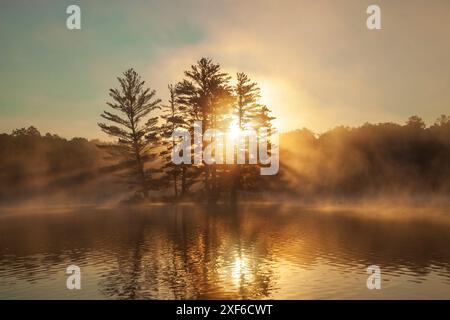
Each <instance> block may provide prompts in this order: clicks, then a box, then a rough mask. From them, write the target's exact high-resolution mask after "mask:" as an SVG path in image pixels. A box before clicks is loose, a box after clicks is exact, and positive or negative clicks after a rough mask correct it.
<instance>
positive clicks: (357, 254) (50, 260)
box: [0, 204, 450, 299]
mask: <svg viewBox="0 0 450 320" xmlns="http://www.w3.org/2000/svg"><path fill="white" fill-rule="evenodd" d="M372 208H373V207H372ZM358 210H362V211H361V212H358ZM377 210H379V211H378V213H379V214H377ZM382 210H383V209H382V208H381V207H380V209H376V210H372V211H367V210H365V209H355V210H349V209H337V208H332V207H327V208H322V209H321V210H317V209H312V208H307V207H301V206H298V205H294V204H291V205H289V204H286V205H284V206H281V205H280V204H265V205H257V204H246V205H240V206H238V207H230V206H226V205H217V206H214V207H211V206H193V205H159V206H150V207H146V208H141V209H125V208H122V209H120V208H115V209H112V208H104V209H101V208H97V209H94V208H90V209H89V208H87V207H86V208H79V209H70V208H69V209H67V210H65V211H63V210H52V211H50V212H48V211H46V210H39V209H35V210H30V211H29V212H22V214H10V213H11V212H2V214H1V216H0V221H1V222H0V235H1V236H0V298H2V299H15V298H18V299H21V298H67V299H73V298H89V299H91V298H93V299H96V298H114V299H116V298H118V299H183V298H187V299H198V298H205V299H217V298H239V299H240V298H244V299H253V298H255V299H265V298H275V299H277V298H290V299H307V298H308V299H309V298H324V299H335V298H349V299H360V298H368V299H391V298H400V299H406V298H408V299H409V298H424V299H428V298H429V299H431V298H435V299H436V298H441V299H448V298H449V292H450V251H449V250H448V243H450V223H449V219H448V211H445V210H442V209H420V210H418V209H414V208H403V209H402V208H398V209H396V210H397V212H395V216H396V217H400V216H401V217H403V218H401V219H399V218H395V219H390V218H389V216H393V213H394V212H390V213H388V214H385V215H384V216H383V212H381V211H382ZM393 210H394V209H393V207H391V211H393ZM427 210H428V213H425V212H426V211H427ZM431 211H433V212H431ZM431 213H432V215H430V214H431ZM429 216H433V217H434V218H433V219H428V217H429ZM71 264H75V265H78V266H79V267H80V268H81V287H82V289H81V290H67V289H66V279H67V275H66V274H65V270H66V268H67V266H69V265H71ZM370 265H378V266H379V267H380V268H381V272H382V289H381V290H368V289H367V287H366V280H367V277H368V275H367V274H366V268H367V267H368V266H370Z"/></svg>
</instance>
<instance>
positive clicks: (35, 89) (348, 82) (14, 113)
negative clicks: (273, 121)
mask: <svg viewBox="0 0 450 320" xmlns="http://www.w3.org/2000/svg"><path fill="white" fill-rule="evenodd" d="M71 4H77V5H79V6H80V8H81V27H82V28H81V30H68V29H67V28H66V19H67V17H68V14H66V8H67V6H69V5H71ZM370 4H377V5H379V6H380V8H381V23H382V29H381V30H368V28H367V27H366V19H367V17H368V14H367V13H366V9H367V7H368V6H369V5H370ZM201 57H209V58H211V59H213V60H214V61H215V62H218V63H220V64H221V65H222V68H223V70H224V71H227V72H230V74H232V75H233V76H234V75H235V73H236V72H238V71H240V72H245V73H247V74H248V75H249V76H250V77H251V78H252V79H253V80H255V81H257V82H258V83H259V84H260V86H261V89H262V102H264V103H267V104H268V105H269V107H271V109H272V110H273V113H274V115H275V116H276V117H277V125H278V126H279V127H280V129H281V130H282V131H288V130H293V129H296V128H302V127H306V128H309V129H311V130H313V131H314V132H317V133H320V132H324V131H326V130H328V129H331V128H333V127H335V126H337V125H348V126H358V125H362V124H364V123H365V122H371V123H378V122H387V121H393V122H398V123H404V122H405V121H406V119H407V118H408V117H409V116H411V115H419V116H421V117H422V118H423V119H424V120H425V121H426V122H427V123H428V124H431V123H433V122H434V120H435V119H436V118H438V116H439V115H441V114H450V1H448V0H433V1H425V0H371V1H366V0H341V1H335V0H316V1H303V0H280V1H269V0H214V1H211V0H189V1H187V0H186V1H181V0H178V1H174V0H167V1H136V0H130V1H118V0H95V1H76V0H71V1H68V0H36V1H29V0H27V1H24V0H15V1H6V0H0V132H8V133H9V132H11V130H13V129H14V128H20V127H25V126H29V125H34V126H35V127H37V128H38V129H39V130H40V131H41V132H42V133H45V132H52V133H57V134H59V135H60V136H63V137H66V138H71V137H80V136H81V137H86V138H89V139H93V138H100V139H104V138H106V137H105V135H104V134H103V133H102V132H101V131H100V129H99V128H98V126H97V122H99V121H101V117H100V114H101V112H102V110H104V109H107V108H108V107H107V106H106V102H107V101H109V97H108V90H109V88H113V87H117V80H116V77H117V76H119V75H120V74H121V73H122V72H123V71H125V70H126V69H128V68H130V67H133V68H135V70H136V71H137V72H139V73H140V74H141V75H142V77H143V78H144V79H145V80H146V83H147V85H148V86H149V87H151V88H153V89H155V90H156V91H157V96H158V97H160V98H161V99H163V100H166V99H167V97H168V94H167V85H168V84H169V83H176V82H177V81H180V80H181V79H182V77H183V71H184V70H186V69H188V68H189V67H190V65H192V64H194V63H195V62H196V61H197V60H199V59H200V58H201Z"/></svg>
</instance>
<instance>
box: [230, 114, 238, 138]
mask: <svg viewBox="0 0 450 320" xmlns="http://www.w3.org/2000/svg"><path fill="white" fill-rule="evenodd" d="M240 134H241V129H240V128H239V124H238V121H237V119H234V120H233V121H232V122H231V124H230V127H229V128H228V136H229V137H230V138H231V139H237V138H238V137H239V135H240Z"/></svg>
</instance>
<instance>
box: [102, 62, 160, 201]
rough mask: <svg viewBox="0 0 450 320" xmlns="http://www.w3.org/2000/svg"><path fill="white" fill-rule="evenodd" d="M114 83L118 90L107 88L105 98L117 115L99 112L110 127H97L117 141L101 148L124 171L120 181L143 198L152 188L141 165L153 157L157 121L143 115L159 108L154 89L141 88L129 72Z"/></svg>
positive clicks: (143, 82)
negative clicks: (118, 86) (108, 97)
mask: <svg viewBox="0 0 450 320" xmlns="http://www.w3.org/2000/svg"><path fill="white" fill-rule="evenodd" d="M117 80H118V81H119V83H120V89H110V91H109V95H110V97H111V98H112V99H113V102H108V103H107V105H108V106H109V107H111V108H112V109H114V110H115V111H117V112H118V114H115V113H111V112H108V111H103V113H102V114H101V117H102V118H104V119H105V120H107V121H109V122H110V123H111V124H105V123H98V125H99V127H100V128H101V129H102V131H104V132H105V133H107V134H108V135H110V136H112V137H115V138H117V139H118V140H117V143H116V144H111V145H107V146H103V147H105V148H106V149H107V151H108V153H109V154H110V155H111V157H113V158H114V159H117V160H119V161H120V163H121V164H123V165H124V166H125V167H126V168H127V170H126V172H125V174H124V175H123V177H124V179H123V180H124V182H126V183H127V184H128V185H129V186H130V187H132V188H134V189H136V192H137V193H139V194H141V195H142V196H143V197H145V198H146V197H148V192H149V190H150V189H151V187H152V186H151V184H150V170H146V168H145V164H146V163H147V162H148V161H151V160H153V159H154V158H155V156H156V154H155V153H154V152H152V151H153V150H151V149H152V148H151V147H152V146H153V145H154V144H155V143H156V142H157V140H158V135H157V129H158V127H157V122H158V119H157V118H156V117H154V118H150V119H148V118H147V116H148V115H149V114H150V112H152V111H153V110H155V109H157V108H159V106H158V104H159V103H160V102H161V100H159V99H156V98H155V95H156V92H155V90H150V89H149V88H145V87H144V84H145V81H143V80H142V79H141V77H140V76H139V75H138V73H137V72H136V71H134V70H133V69H128V70H127V71H125V72H124V73H123V77H118V78H117Z"/></svg>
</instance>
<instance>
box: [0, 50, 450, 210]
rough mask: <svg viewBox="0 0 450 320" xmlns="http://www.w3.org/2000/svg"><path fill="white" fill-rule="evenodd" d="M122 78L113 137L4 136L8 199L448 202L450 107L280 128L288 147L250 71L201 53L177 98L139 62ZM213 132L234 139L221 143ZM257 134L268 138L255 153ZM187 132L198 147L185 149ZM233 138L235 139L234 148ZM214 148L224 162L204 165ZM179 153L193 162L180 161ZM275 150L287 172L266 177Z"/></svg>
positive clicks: (107, 114) (0, 199)
mask: <svg viewBox="0 0 450 320" xmlns="http://www.w3.org/2000/svg"><path fill="white" fill-rule="evenodd" d="M117 83H118V86H117V87H116V88H112V89H110V90H109V99H110V100H109V101H108V102H107V103H106V107H107V109H106V110H104V111H103V112H102V113H101V115H100V119H101V120H102V122H98V126H99V128H100V130H101V131H103V132H104V133H106V134H107V135H108V136H110V137H112V138H114V140H113V142H108V143H106V142H101V141H88V140H86V139H84V138H73V139H70V140H67V139H64V138H61V137H59V136H58V135H55V134H50V133H46V134H44V135H42V134H41V133H40V132H39V130H38V129H36V128H35V127H33V126H30V127H28V128H21V129H16V130H13V132H12V133H11V134H6V133H5V134H1V135H0V204H8V203H9V204H11V203H24V202H27V201H31V202H32V201H35V199H41V201H43V202H44V203H54V202H61V203H66V202H67V203H72V202H75V203H120V202H122V203H123V202H125V203H151V202H155V201H167V202H179V201H196V202H208V203H216V202H224V201H226V202H231V203H236V202H238V201H241V200H250V199H265V200H269V201H270V200H274V199H282V198H286V199H293V200H298V201H309V200H311V199H325V198H328V199H329V198H335V199H358V198H366V197H382V196H384V195H389V196H391V197H392V196H394V197H395V196H401V197H425V198H427V197H435V196H443V197H444V198H448V194H449V192H450V117H449V116H447V115H441V116H440V117H439V118H438V119H437V120H436V121H435V123H433V124H432V125H431V126H428V127H427V126H426V124H425V123H424V121H423V120H422V119H421V118H420V117H418V116H411V117H409V118H408V119H407V120H406V122H405V123H404V124H396V123H378V124H369V123H366V124H364V125H362V126H360V127H355V128H351V127H345V126H338V127H336V128H334V129H332V130H329V131H327V132H324V133H322V134H315V133H313V132H312V131H310V130H308V129H305V128H304V129H299V130H294V131H291V132H287V133H283V134H280V136H279V143H277V142H276V140H273V139H275V138H274V137H278V135H277V133H278V130H279V128H275V126H274V125H273V120H274V119H275V118H274V117H273V116H272V115H271V106H267V105H265V104H263V103H261V89H260V88H259V85H258V83H257V82H255V81H253V80H252V79H251V78H250V77H249V76H248V75H247V74H245V73H242V72H238V73H236V74H235V76H231V75H230V74H228V73H226V72H224V71H223V70H222V67H221V65H220V64H218V63H214V62H213V61H212V60H211V59H207V58H201V59H200V60H198V61H197V62H196V63H195V64H193V65H191V66H190V67H189V68H187V70H185V71H184V72H183V73H182V78H181V80H180V81H179V82H177V83H175V84H169V85H168V90H169V99H168V101H166V102H163V101H161V99H158V97H157V93H156V91H155V90H152V89H151V88H149V87H147V85H146V82H145V80H143V79H142V78H141V76H140V75H139V74H138V73H137V72H136V71H135V70H134V69H132V68H130V69H128V70H126V71H125V72H124V73H123V74H122V75H121V76H119V77H117ZM198 129H199V130H201V132H203V133H204V136H201V138H200V141H196V136H197V134H196V132H197V131H196V130H198ZM179 130H182V131H183V133H184V134H183V135H184V137H182V136H178V135H176V132H179ZM208 130H209V131H210V132H214V135H216V133H215V132H219V131H220V132H226V133H227V136H225V138H224V139H223V140H222V144H220V143H217V141H216V140H215V137H214V136H207V135H206V132H207V131H208ZM211 130H212V131H211ZM250 131H252V132H254V133H255V135H256V136H254V137H253V138H254V140H255V141H256V140H258V142H260V141H265V144H264V145H263V144H258V145H257V146H256V145H255V146H254V149H253V147H252V146H251V143H250V138H248V137H245V133H246V132H250ZM274 134H275V135H274ZM184 138H186V139H189V140H190V141H192V142H193V143H189V146H188V147H186V148H181V149H177V146H178V145H180V142H183V141H184ZM247 138H248V139H247ZM227 139H228V140H233V141H234V142H233V143H234V144H235V145H234V146H233V147H232V149H230V150H231V151H230V153H228V151H229V150H228V146H227V147H226V148H225V142H226V141H228V140H227ZM246 139H247V140H246ZM276 139H278V138H276ZM238 141H243V142H242V144H239V143H238ZM278 147H279V149H278ZM225 149H226V153H227V154H226V157H227V160H228V157H230V158H232V160H233V158H234V160H236V159H239V157H241V159H242V158H244V160H245V161H244V163H241V164H237V161H231V163H230V162H228V161H227V162H222V161H219V160H218V159H220V154H221V153H222V154H224V150H225ZM256 149H258V152H256ZM206 150H210V152H211V153H210V155H211V156H212V157H211V158H210V160H211V159H212V161H210V160H208V161H207V160H206V159H205V158H203V160H200V161H195V160H196V154H198V151H200V152H202V153H205V152H206ZM262 151H263V153H264V154H263V153H262ZM278 153H279V156H278ZM174 154H177V155H178V156H179V157H180V158H183V162H182V163H179V164H176V163H174V161H173V157H174ZM255 154H256V157H255ZM262 154H263V156H265V158H264V157H263V158H264V159H262V158H261V156H262ZM274 155H276V156H277V157H276V165H277V167H276V169H277V170H276V171H275V172H276V173H277V174H275V175H267V176H265V175H261V173H260V169H262V168H264V169H266V168H267V166H268V165H270V166H272V164H273V161H274V157H273V156H274ZM185 160H186V161H185ZM261 160H263V161H261ZM266 160H269V162H267V161H266ZM278 160H279V170H278Z"/></svg>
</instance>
